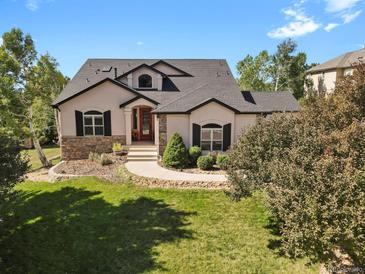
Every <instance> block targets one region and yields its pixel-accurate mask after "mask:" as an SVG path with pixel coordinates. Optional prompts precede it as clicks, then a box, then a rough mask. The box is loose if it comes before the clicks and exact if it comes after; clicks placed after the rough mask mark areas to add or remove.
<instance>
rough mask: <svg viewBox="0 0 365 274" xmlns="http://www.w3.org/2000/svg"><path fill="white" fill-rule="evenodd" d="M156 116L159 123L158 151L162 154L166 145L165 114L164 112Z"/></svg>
mask: <svg viewBox="0 0 365 274" xmlns="http://www.w3.org/2000/svg"><path fill="white" fill-rule="evenodd" d="M157 117H158V125H159V134H158V153H159V155H161V156H162V155H163V152H164V151H165V148H166V145H167V116H166V114H158V115H157Z"/></svg>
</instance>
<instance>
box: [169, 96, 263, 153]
mask: <svg viewBox="0 0 365 274" xmlns="http://www.w3.org/2000/svg"><path fill="white" fill-rule="evenodd" d="M256 117H257V115H256V114H235V113H234V112H233V111H231V110H229V109H227V108H225V107H223V106H221V105H219V104H217V103H210V104H208V105H205V106H203V107H201V108H200V109H197V110H195V111H193V112H192V113H191V114H190V115H189V114H168V115H167V140H169V139H170V137H171V136H172V135H173V134H174V133H175V132H177V133H179V134H180V135H181V136H182V138H183V140H184V143H185V146H187V147H190V146H191V145H192V130H193V129H192V124H193V123H195V124H198V125H201V126H203V125H205V124H209V123H215V124H219V125H221V126H223V125H225V124H228V123H231V124H232V132H231V136H232V139H231V144H233V143H234V142H235V141H236V140H237V139H238V138H239V137H240V136H241V134H243V133H245V132H246V131H247V130H248V129H249V127H250V126H252V125H254V124H255V123H256Z"/></svg>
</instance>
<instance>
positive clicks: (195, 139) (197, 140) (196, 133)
mask: <svg viewBox="0 0 365 274" xmlns="http://www.w3.org/2000/svg"><path fill="white" fill-rule="evenodd" d="M193 146H198V147H200V126H199V125H197V124H193Z"/></svg>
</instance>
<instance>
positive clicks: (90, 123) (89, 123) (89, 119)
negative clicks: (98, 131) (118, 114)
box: [84, 116, 93, 126]
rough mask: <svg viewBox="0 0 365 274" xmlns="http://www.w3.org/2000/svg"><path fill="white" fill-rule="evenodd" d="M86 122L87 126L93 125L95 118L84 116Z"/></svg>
mask: <svg viewBox="0 0 365 274" xmlns="http://www.w3.org/2000/svg"><path fill="white" fill-rule="evenodd" d="M84 123H85V125H86V126H91V125H92V124H93V119H92V117H90V116H85V117H84Z"/></svg>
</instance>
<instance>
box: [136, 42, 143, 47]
mask: <svg viewBox="0 0 365 274" xmlns="http://www.w3.org/2000/svg"><path fill="white" fill-rule="evenodd" d="M136 44H137V46H143V45H144V43H143V42H142V41H138V42H137V43H136Z"/></svg>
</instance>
